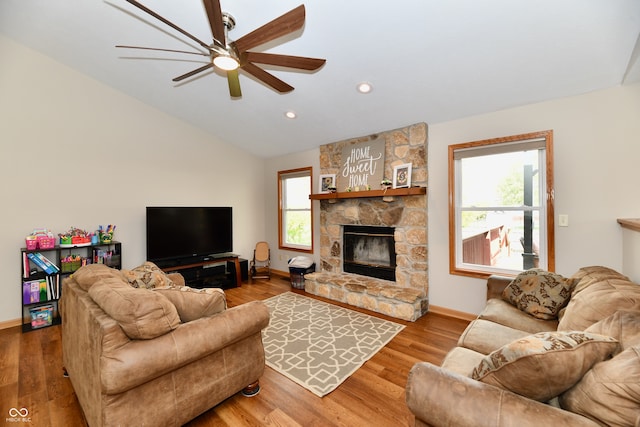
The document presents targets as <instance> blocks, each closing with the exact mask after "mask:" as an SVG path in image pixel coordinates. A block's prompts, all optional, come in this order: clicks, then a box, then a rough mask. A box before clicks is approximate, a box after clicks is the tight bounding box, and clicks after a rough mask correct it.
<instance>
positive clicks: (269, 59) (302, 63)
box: [245, 52, 327, 70]
mask: <svg viewBox="0 0 640 427" xmlns="http://www.w3.org/2000/svg"><path fill="white" fill-rule="evenodd" d="M245 54H246V58H247V61H249V62H253V63H258V64H267V65H278V66H280V67H287V68H297V69H300V70H317V69H318V68H320V67H322V66H323V65H324V63H325V62H327V60H326V59H319V58H306V57H304V56H291V55H279V54H276V53H262V52H245Z"/></svg>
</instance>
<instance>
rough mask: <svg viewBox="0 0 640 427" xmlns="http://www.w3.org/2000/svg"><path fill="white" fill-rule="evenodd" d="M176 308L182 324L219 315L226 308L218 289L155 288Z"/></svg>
mask: <svg viewBox="0 0 640 427" xmlns="http://www.w3.org/2000/svg"><path fill="white" fill-rule="evenodd" d="M154 291H155V292H158V293H160V294H162V295H164V296H165V297H167V299H169V301H171V303H172V304H173V305H174V306H175V307H176V309H177V310H178V315H180V320H181V321H182V323H186V322H191V321H192V320H196V319H200V318H201V317H205V316H211V315H213V314H216V313H220V312H221V311H224V310H225V309H226V308H227V300H226V297H225V294H224V291H223V290H222V289H219V288H205V289H194V288H190V287H188V286H172V287H166V288H155V289H154Z"/></svg>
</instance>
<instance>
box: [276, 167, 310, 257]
mask: <svg viewBox="0 0 640 427" xmlns="http://www.w3.org/2000/svg"><path fill="white" fill-rule="evenodd" d="M311 172H312V168H311V167H306V168H300V169H292V170H285V171H279V172H278V199H279V200H278V210H279V215H278V235H279V242H278V244H279V247H280V248H281V249H290V250H296V251H302V252H312V251H313V214H312V210H311V200H310V199H309V195H310V194H311V180H312V176H311Z"/></svg>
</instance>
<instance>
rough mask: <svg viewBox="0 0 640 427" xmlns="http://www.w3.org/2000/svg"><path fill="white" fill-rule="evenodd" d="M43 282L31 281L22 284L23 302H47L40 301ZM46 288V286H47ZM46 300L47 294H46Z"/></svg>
mask: <svg viewBox="0 0 640 427" xmlns="http://www.w3.org/2000/svg"><path fill="white" fill-rule="evenodd" d="M41 281H42V282H44V279H42V280H30V281H28V282H23V283H22V302H23V303H25V304H33V303H34V302H40V301H46V299H42V300H41V299H40V282H41ZM45 286H46V284H45ZM45 298H46V294H45Z"/></svg>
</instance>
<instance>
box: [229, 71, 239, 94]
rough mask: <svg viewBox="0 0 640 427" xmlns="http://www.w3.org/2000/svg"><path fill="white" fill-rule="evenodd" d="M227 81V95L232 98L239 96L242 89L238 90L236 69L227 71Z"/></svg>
mask: <svg viewBox="0 0 640 427" xmlns="http://www.w3.org/2000/svg"><path fill="white" fill-rule="evenodd" d="M227 82H229V95H231V96H232V97H234V98H239V97H241V96H242V91H241V90H240V77H239V75H238V70H237V69H236V70H232V71H227Z"/></svg>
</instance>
